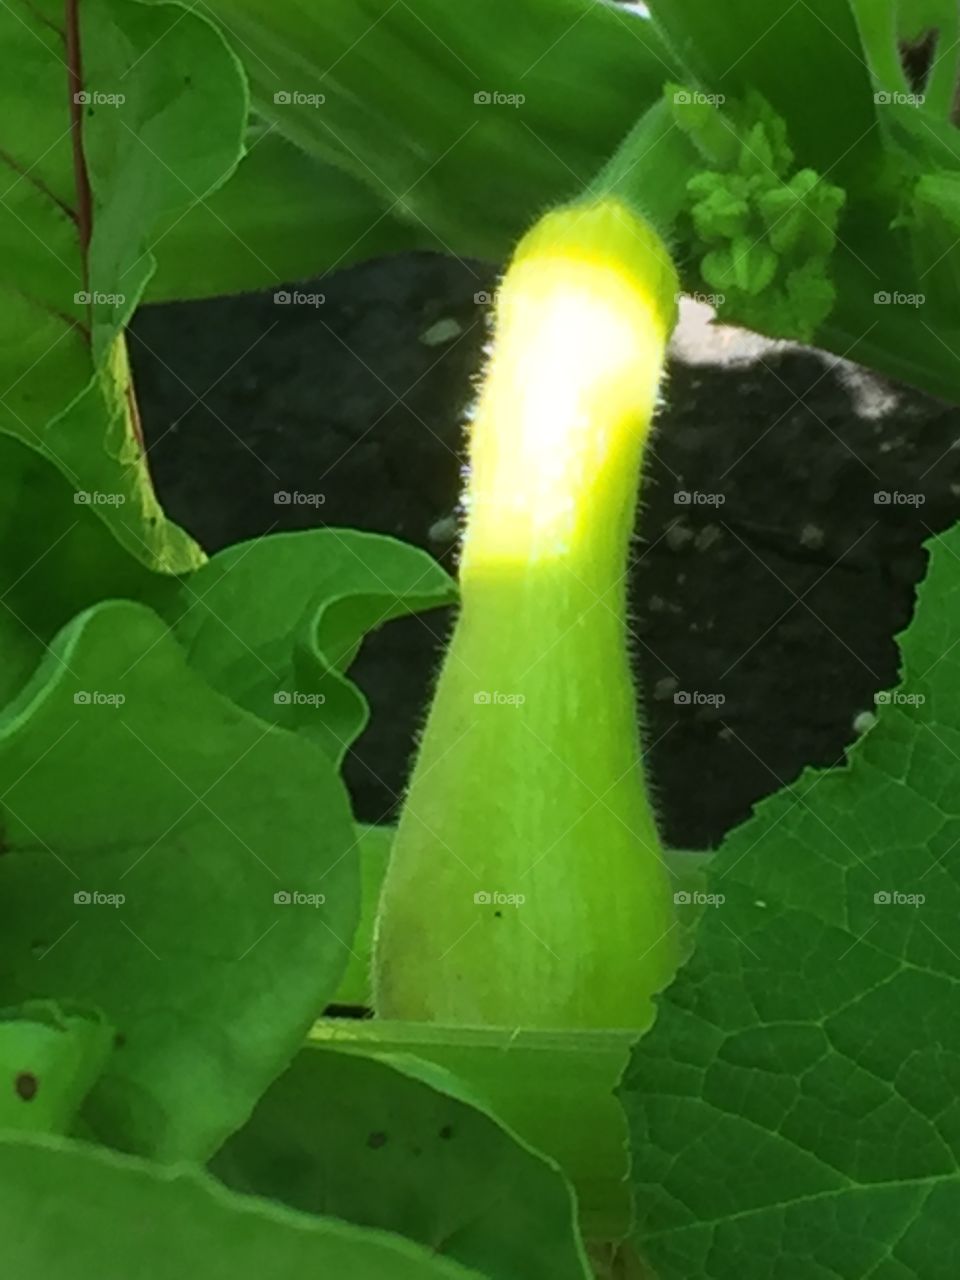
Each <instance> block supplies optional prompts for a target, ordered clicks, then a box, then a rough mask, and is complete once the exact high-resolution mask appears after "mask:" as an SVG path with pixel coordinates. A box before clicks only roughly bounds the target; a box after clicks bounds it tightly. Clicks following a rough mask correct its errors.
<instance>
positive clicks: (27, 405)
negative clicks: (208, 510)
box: [0, 0, 247, 570]
mask: <svg viewBox="0 0 960 1280" xmlns="http://www.w3.org/2000/svg"><path fill="white" fill-rule="evenodd" d="M78 12H82V26H81V27H79V28H78V29H77V30H76V31H74V29H73V24H74V23H75V22H76V21H77V16H76V15H77V13H78ZM0 59H2V62H3V65H4V67H6V68H7V74H5V75H4V77H3V80H2V84H0V170H2V171H3V184H4V196H3V200H2V201H0V262H2V266H0V294H2V297H3V307H2V310H0V350H2V352H3V357H2V373H3V383H4V386H5V387H7V388H8V390H7V391H6V393H5V395H4V397H3V399H2V400H0V432H8V433H11V434H13V435H15V436H18V437H20V438H21V439H24V440H26V441H27V442H28V443H32V444H35V445H38V446H39V447H42V448H43V450H44V451H45V452H46V453H47V454H48V456H49V457H51V458H52V459H53V460H54V462H55V463H56V464H57V466H58V467H60V469H61V470H62V471H63V473H64V475H66V476H67V477H68V478H69V479H70V480H71V482H72V483H73V484H74V486H75V487H76V488H77V489H78V490H81V491H85V492H88V493H91V494H102V495H109V500H108V502H107V503H105V504H104V505H103V506H102V507H100V508H99V510H100V513H101V514H102V515H103V516H104V518H105V519H108V520H109V522H110V523H111V524H112V525H113V526H114V527H115V528H116V529H117V530H118V531H119V532H120V534H121V536H122V537H123V538H124V540H125V542H126V544H127V546H128V547H130V548H131V549H132V550H133V551H134V553H135V554H136V555H138V556H140V557H141V558H142V559H144V561H145V562H147V563H158V564H161V565H163V566H164V567H166V568H168V569H170V570H177V569H182V568H185V567H188V566H190V565H193V564H196V563H198V561H199V560H200V559H202V557H201V556H200V553H199V551H198V549H197V548H196V546H195V544H193V543H192V541H191V540H190V539H189V538H187V536H186V535H185V534H184V533H183V532H182V531H181V530H179V529H177V528H176V526H174V525H171V524H169V523H167V522H165V521H164V519H163V516H162V513H161V511H160V508H159V506H158V504H157V502H156V498H155V496H154V494H153V490H152V486H151V484H150V479H149V475H148V474H147V471H146V467H145V463H144V460H143V457H142V447H141V443H140V441H139V439H138V427H137V422H136V411H135V407H134V403H133V398H132V391H131V387H130V376H129V370H128V368H127V363H126V356H125V351H124V347H123V341H122V337H121V336H120V335H121V330H122V327H123V324H124V323H125V321H126V320H127V319H128V318H129V317H130V315H131V314H132V312H133V310H134V308H135V306H136V304H137V301H138V299H139V296H140V294H141V293H142V291H143V288H144V285H145V284H146V282H147V280H148V279H149V277H150V275H151V273H152V271H153V266H154V262H153V257H152V255H151V252H150V245H151V243H152V242H153V241H154V240H155V239H156V238H157V236H161V235H162V234H163V233H164V231H165V230H166V229H167V228H169V227H170V226H171V225H172V224H173V223H174V222H175V221H176V219H177V218H178V217H180V215H181V214H182V213H183V212H184V211H185V210H186V209H187V208H188V207H189V206H190V205H191V203H193V202H194V201H196V200H198V199H200V198H201V197H202V196H204V195H205V194H206V193H207V192H208V191H210V190H211V189H213V188H214V187H215V186H217V185H218V184H219V183H220V182H222V181H224V180H225V179H226V177H227V176H228V175H229V173H230V171H231V169H232V168H233V166H234V165H235V164H236V162H237V160H238V158H239V155H240V148H241V141H242V136H243V128H244V125H245V118H246V114H247V98H246V91H245V85H244V81H243V78H242V73H241V70H240V67H239V65H238V63H237V62H236V60H235V58H234V57H233V56H232V54H231V53H230V51H229V49H228V48H227V46H226V45H225V44H224V42H223V40H222V39H221V38H220V36H219V35H218V33H217V31H216V30H215V29H214V28H213V27H212V26H211V25H210V24H209V23H208V22H206V21H205V20H204V19H202V18H200V17H199V16H198V15H196V14H193V13H190V12H189V11H188V10H186V9H184V8H182V7H181V6H179V5H161V6H156V7H151V6H144V5H141V4H135V3H126V2H123V0H119V2H118V0H88V2H87V3H84V4H83V5H82V6H72V5H69V6H66V7H64V6H63V5H60V4H56V3H54V0H37V3H32V4H29V5H23V4H18V5H3V6H0ZM81 64H82V76H81V74H80V71H81Z"/></svg>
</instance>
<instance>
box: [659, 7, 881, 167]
mask: <svg viewBox="0 0 960 1280" xmlns="http://www.w3.org/2000/svg"><path fill="white" fill-rule="evenodd" d="M648 5H649V8H650V11H651V15H652V17H653V22H654V25H655V27H656V28H657V29H658V31H659V32H660V34H661V36H662V38H663V39H664V41H665V43H667V44H668V45H669V46H670V47H671V48H673V49H675V50H677V51H678V53H679V54H680V55H681V56H682V58H683V61H684V71H685V74H682V75H681V76H680V77H679V78H680V79H683V80H685V81H688V82H692V83H695V84H698V85H699V86H700V88H701V89H702V90H704V91H705V92H708V93H711V94H719V95H723V96H724V97H726V98H727V99H732V98H740V97H743V95H744V94H745V93H746V92H747V91H755V92H759V93H760V94H762V95H763V97H764V98H766V99H767V101H768V102H770V103H772V105H773V107H774V110H775V112H776V114H777V115H779V116H781V117H783V119H785V120H787V121H788V122H789V125H790V140H791V143H792V145H793V147H794V149H795V150H796V153H797V157H798V160H799V162H800V164H801V165H809V166H811V167H812V168H815V169H818V170H820V171H821V172H822V171H824V170H828V169H829V170H830V177H831V180H832V181H834V182H836V183H838V184H839V185H841V186H846V185H847V181H848V177H847V175H848V174H850V173H853V172H855V171H857V170H859V169H860V167H861V166H867V165H868V163H869V160H870V157H871V156H875V155H876V153H877V152H878V151H879V150H880V146H881V140H880V137H879V136H878V133H877V131H875V130H874V125H875V120H876V118H875V115H874V104H873V87H872V84H871V81H870V76H869V73H868V71H867V65H866V62H865V60H864V57H863V51H862V48H861V44H860V37H859V34H858V31H857V26H856V23H855V21H854V18H853V15H852V13H851V10H850V7H849V5H848V4H846V3H837V0H804V2H803V3H802V4H789V3H786V2H785V0H727V2H726V3H725V4H723V5H718V4H716V3H715V0H682V3H678V0H648ZM798 50H803V51H804V52H803V56H802V57H801V56H798ZM813 68H816V71H815V74H814V71H813Z"/></svg>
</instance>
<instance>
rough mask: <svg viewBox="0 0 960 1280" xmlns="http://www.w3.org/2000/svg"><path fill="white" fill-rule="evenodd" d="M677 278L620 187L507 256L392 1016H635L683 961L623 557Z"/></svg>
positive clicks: (397, 949)
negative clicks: (640, 699)
mask: <svg viewBox="0 0 960 1280" xmlns="http://www.w3.org/2000/svg"><path fill="white" fill-rule="evenodd" d="M677 290H678V284H677V278H676V273H675V271H674V268H673V264H672V262H671V260H670V257H669V254H668V252H667V250H666V249H665V247H664V245H663V244H662V242H661V241H660V239H659V238H658V236H657V235H656V234H655V233H654V231H653V230H652V229H651V228H650V227H649V226H648V225H647V224H646V223H645V222H643V221H642V220H640V219H639V218H638V217H637V216H636V215H635V214H633V213H632V212H631V211H630V210H629V209H628V207H627V206H626V205H625V204H623V203H622V202H621V201H619V200H617V199H614V198H602V199H595V200H591V201H589V202H585V203H581V204H578V205H573V206H569V207H565V208H562V209H559V210H555V211H553V212H551V213H548V214H547V215H545V217H544V218H542V219H541V221H540V222H539V223H538V224H537V225H536V226H535V227H534V228H533V230H532V231H531V232H529V233H528V235H527V236H525V237H524V239H523V240H521V242H520V244H519V246H518V248H517V250H516V253H515V255H514V258H513V260H512V262H511V264H510V266H509V269H508V271H507V273H506V276H505V277H504V280H503V283H502V287H501V289H500V291H499V294H498V298H497V307H496V337H495V343H494V349H493V356H492V359H491V363H490V367H489V369H488V372H487V376H486V379H485V382H484V386H483V389H482V392H481V396H480V399H479V402H478V405H477V409H476V413H475V417H474V421H473V423H472V428H471V441H470V455H471V473H470V480H469V487H468V493H467V506H468V519H467V528H466V533H465V538H464V544H463V551H462V558H461V572H460V578H461V588H462V609H461V612H460V615H459V619H458V621H457V624H456V628H455V630H454V633H453V636H452V639H451V641H450V645H449V648H448V651H447V654H446V657H445V660H444V663H443V667H442V669H441V672H440V676H439V681H438V684H437V689H436V694H435V697H434V701H433V705H432V707H431V710H430V713H429V717H428V720H427V724H426V727H425V730H424V734H423V738H422V742H421V745H420V750H419V755H418V758H417V761H416V765H415V768H414V772H413V777H412V780H411V784H410V790H409V793H408V797H407V800H406V803H405V806H404V809H403V813H402V815H401V819H400V824H399V829H398V833H397V837H396V841H395V844H394V848H393V852H392V855H391V860H390V864H389V867H388V871H387V876H386V880H385V883H384V889H383V895H382V898H381V903H380V912H379V918H378V924H377V937H376V944H375V957H374V996H375V1002H376V1009H377V1013H378V1014H379V1015H381V1016H383V1017H389V1018H403V1019H410V1020H414V1021H438V1022H447V1023H454V1024H461V1025H473V1026H491V1025H492V1026H517V1027H529V1028H567V1027H571V1028H572V1027H643V1026H645V1025H647V1023H648V1022H649V1021H650V1017H651V1014H652V1005H651V1000H650V997H651V995H652V994H653V993H654V992H656V991H658V990H660V989H661V988H662V987H663V986H665V985H666V984H667V982H669V980H670V978H671V977H672V975H673V972H674V969H675V967H676V963H677V929H676V927H675V924H674V908H673V902H672V894H671V890H670V886H669V881H668V877H667V873H666V871H665V868H664V866H663V862H662V858H661V851H660V843H659V839H658V836H657V832H656V827H655V823H654V819H653V814H652V810H651V805H650V801H649V798H648V793H647V789H646V786H645V783H644V778H643V767H642V760H641V751H640V741H639V733H638V729H637V724H636V711H635V698H634V691H633V688H632V684H631V678H630V671H629V665H628V655H627V628H626V598H625V575H626V568H627V556H628V551H629V547H630V538H631V534H632V529H633V520H634V509H635V505H636V495H637V484H638V474H639V470H640V466H641V460H642V451H643V446H644V442H645V440H646V437H647V435H648V432H649V428H650V422H651V419H652V416H653V412H654V408H655V404H656V398H657V391H658V387H659V382H660V376H661V370H662V365H663V358H664V350H665V345H666V342H667V338H668V336H669V332H670V329H671V328H672V324H673V320H674V315H675V310H676V302H675V299H676V295H677Z"/></svg>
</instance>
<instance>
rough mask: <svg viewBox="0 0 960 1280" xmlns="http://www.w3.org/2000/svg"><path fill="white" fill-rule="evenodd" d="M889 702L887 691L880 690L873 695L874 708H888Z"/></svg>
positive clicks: (888, 691) (888, 692)
mask: <svg viewBox="0 0 960 1280" xmlns="http://www.w3.org/2000/svg"><path fill="white" fill-rule="evenodd" d="M890 702H891V697H890V690H889V689H881V690H880V692H879V693H875V694H874V695H873V703H874V706H877V707H888V706H889V705H890Z"/></svg>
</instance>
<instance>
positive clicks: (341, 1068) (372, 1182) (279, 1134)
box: [212, 1048, 588, 1280]
mask: <svg viewBox="0 0 960 1280" xmlns="http://www.w3.org/2000/svg"><path fill="white" fill-rule="evenodd" d="M212 1170H213V1172H214V1173H216V1174H217V1175H218V1176H219V1177H221V1178H222V1179H223V1180H224V1181H225V1182H226V1183H227V1185H228V1186H230V1187H233V1188H234V1189H235V1190H237V1191H246V1192H250V1193H254V1194H257V1195H265V1196H269V1197H270V1198H271V1199H274V1200H279V1201H281V1202H282V1203H283V1204H287V1205H289V1206H291V1207H292V1208H294V1209H302V1210H304V1211H305V1212H310V1213H320V1214H329V1215H330V1216H332V1217H336V1218H344V1219H346V1220H347V1221H348V1222H355V1223H357V1224H358V1225H360V1226H367V1227H379V1228H381V1229H382V1230H385V1231H395V1232H397V1233H398V1234H400V1235H403V1236H407V1237H408V1238H410V1239H412V1240H415V1241H417V1242H418V1243H420V1244H423V1245H426V1246H428V1247H429V1248H430V1249H431V1250H432V1251H433V1252H434V1253H438V1254H441V1255H443V1256H449V1257H451V1258H453V1259H455V1260H456V1261H457V1262H461V1263H463V1264H464V1265H465V1266H467V1267H474V1268H475V1269H476V1270H478V1271H482V1272H483V1273H484V1275H487V1276H490V1277H492V1278H493V1280H513V1278H514V1277H516V1276H523V1277H524V1280H586V1277H587V1275H588V1272H587V1269H586V1259H585V1256H584V1252H583V1245H582V1243H581V1240H580V1236H579V1232H578V1230H577V1227H576V1206H575V1201H574V1199H573V1195H572V1193H571V1191H570V1187H569V1184H568V1183H567V1182H566V1180H565V1178H564V1177H563V1175H562V1174H561V1173H560V1171H559V1170H558V1169H557V1168H556V1166H554V1165H552V1164H550V1163H548V1162H547V1161H546V1160H545V1159H544V1158H543V1157H542V1156H541V1155H540V1154H539V1153H538V1152H536V1151H534V1150H532V1149H531V1148H530V1147H528V1146H526V1145H525V1144H523V1143H521V1142H520V1141H519V1140H518V1139H517V1138H516V1136H515V1135H514V1134H512V1133H511V1132H510V1131H509V1129H507V1128H505V1127H504V1126H503V1125H502V1124H501V1123H500V1122H499V1120H498V1119H497V1118H496V1116H495V1115H494V1114H493V1113H491V1112H490V1111H488V1110H486V1109H485V1108H484V1107H483V1105H482V1104H480V1103H478V1102H477V1101H476V1100H475V1099H474V1098H473V1097H470V1096H469V1095H468V1094H467V1093H465V1091H464V1088H463V1085H462V1084H461V1083H460V1082H459V1081H458V1080H457V1079H456V1078H455V1077H454V1076H452V1075H451V1074H450V1073H449V1072H448V1071H445V1070H443V1069H442V1068H440V1067H437V1066H436V1065H434V1064H432V1063H428V1062H425V1061H422V1060H418V1059H416V1058H412V1057H409V1056H408V1055H405V1054H401V1055H398V1056H394V1055H387V1056H385V1057H383V1058H374V1057H361V1056H359V1055H357V1054H352V1053H344V1052H338V1051H337V1050H336V1049H335V1048H322V1049H320V1048H315V1049H311V1050H308V1051H304V1052H303V1053H301V1054H299V1056H298V1057H297V1058H296V1059H295V1060H294V1062H293V1065H292V1066H291V1067H290V1069H289V1070H288V1071H287V1072H286V1074H285V1075H283V1076H281V1077H280V1079H279V1080H277V1081H276V1082H275V1083H274V1084H273V1085H272V1086H271V1088H270V1089H269V1090H268V1091H267V1093H266V1095H265V1096H264V1098H263V1099H262V1100H261V1101H260V1103H259V1105H258V1106H257V1109H256V1111H255V1112H254V1113H253V1116H252V1117H251V1119H250V1121H249V1123H248V1124H247V1125H246V1126H245V1127H244V1128H243V1129H242V1130H241V1131H240V1132H239V1133H237V1134H235V1135H234V1136H233V1138H231V1139H230V1140H229V1141H228V1143H227V1145H226V1146H225V1147H224V1148H223V1149H222V1150H221V1151H220V1152H219V1153H218V1155H217V1156H216V1158H215V1160H214V1162H213V1164H212Z"/></svg>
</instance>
